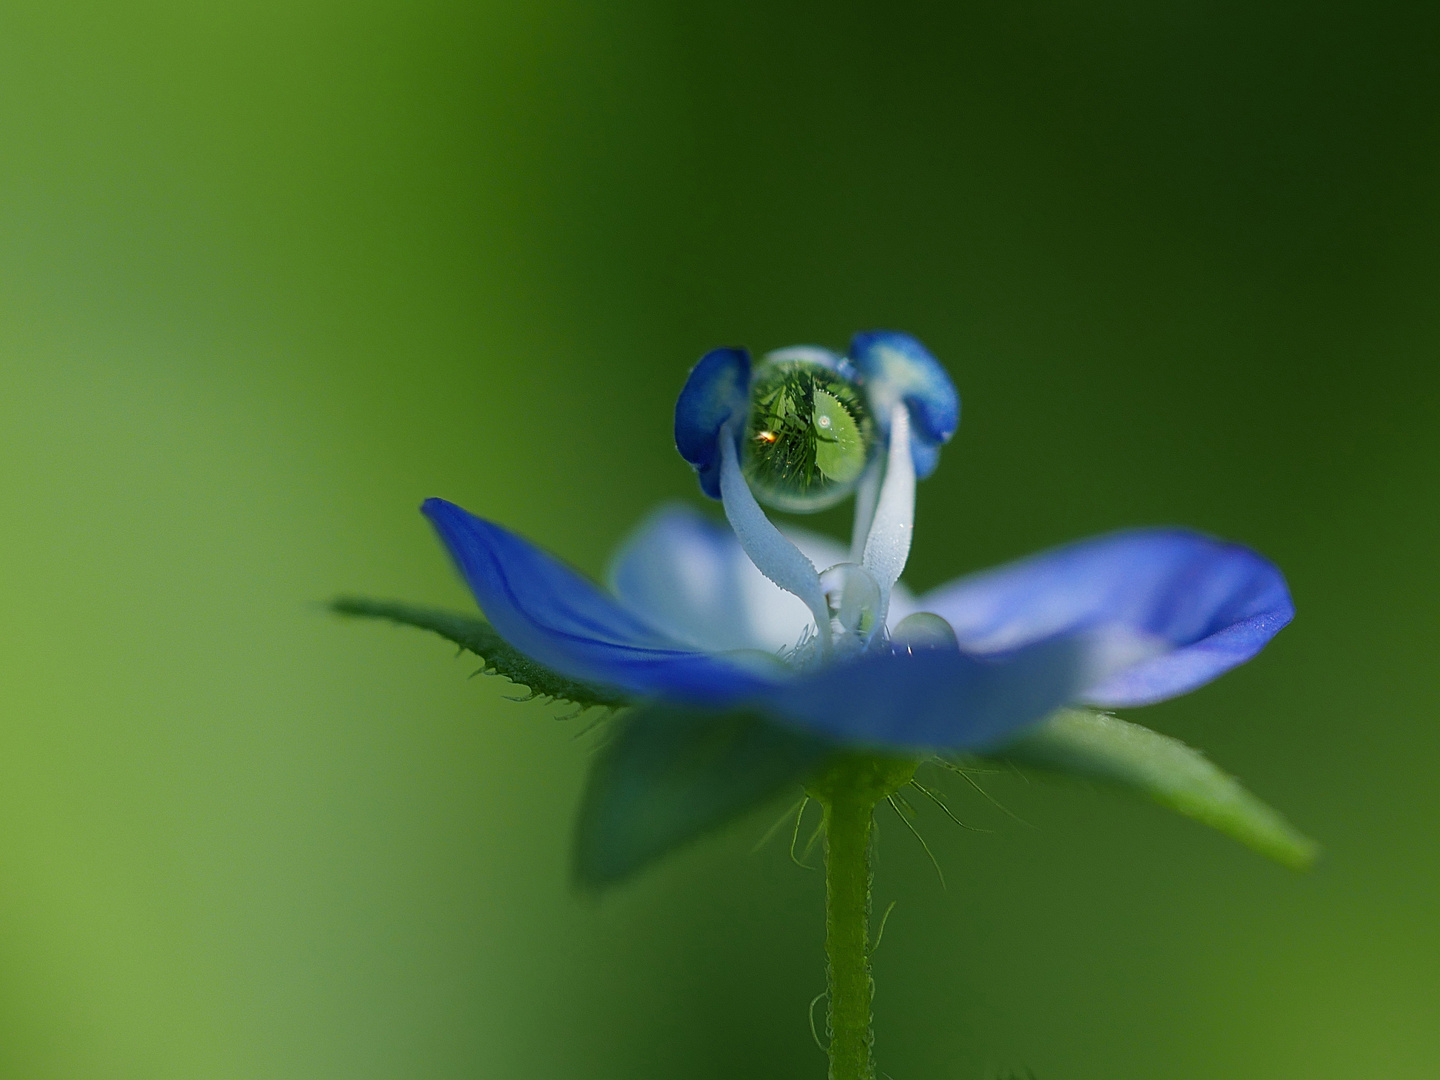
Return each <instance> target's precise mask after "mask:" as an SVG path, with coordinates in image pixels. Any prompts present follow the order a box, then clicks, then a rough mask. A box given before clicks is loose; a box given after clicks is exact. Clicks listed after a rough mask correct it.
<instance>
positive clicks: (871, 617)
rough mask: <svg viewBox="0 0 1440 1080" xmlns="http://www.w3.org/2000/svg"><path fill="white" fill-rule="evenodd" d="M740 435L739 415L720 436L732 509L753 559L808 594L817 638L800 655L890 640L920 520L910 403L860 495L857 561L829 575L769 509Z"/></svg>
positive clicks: (725, 495)
mask: <svg viewBox="0 0 1440 1080" xmlns="http://www.w3.org/2000/svg"><path fill="white" fill-rule="evenodd" d="M736 442H737V440H736V437H735V425H734V421H733V420H732V421H731V422H730V423H727V424H726V425H725V427H724V429H723V430H722V432H721V436H720V451H721V467H720V497H721V501H722V502H723V503H724V506H725V516H726V517H727V518H728V519H729V521H730V527H731V528H732V529H734V530H735V536H736V538H737V539H738V540H739V541H740V546H741V547H742V548H744V550H745V554H746V555H748V556H749V557H750V561H751V562H753V563H754V564H755V566H756V567H757V568H758V569H759V571H760V572H761V573H762V574H764V575H765V576H766V577H767V578H769V579H770V580H771V581H773V582H774V583H775V584H776V585H778V586H780V588H782V589H784V590H785V591H786V592H789V593H793V594H794V595H796V596H798V597H799V598H800V599H801V600H803V601H804V602H805V604H806V606H807V607H809V608H810V613H811V615H812V616H814V619H815V628H816V637H815V639H814V640H813V643H812V641H811V639H809V637H808V635H807V638H806V640H804V641H802V642H801V643H800V644H799V645H797V646H796V649H795V650H793V654H792V655H793V658H794V659H796V660H808V658H809V657H810V656H811V655H812V653H813V651H814V650H815V649H818V652H819V658H820V659H828V658H830V657H832V656H833V655H835V654H836V653H837V652H838V653H853V652H860V651H863V650H864V649H866V648H870V647H871V646H873V645H874V644H876V643H878V642H883V641H885V640H886V639H887V635H886V633H885V622H886V619H887V617H888V615H889V609H890V591H891V589H892V588H894V586H895V583H896V582H897V581H898V580H899V579H900V572H901V571H902V570H904V568H905V561H906V559H907V558H908V557H909V555H910V535H911V532H912V531H913V528H914V521H915V469H914V465H913V463H912V457H911V446H910V423H909V415H908V413H907V411H906V408H905V406H904V405H897V406H895V407H894V410H893V412H892V414H891V417H890V447H889V451H888V452H887V454H886V455H885V460H884V463H883V471H881V470H880V468H879V467H878V463H877V466H874V467H871V468H870V469H869V470H868V471H867V474H866V483H865V485H864V486H862V489H861V497H860V498H859V499H857V502H856V528H855V535H856V543H855V548H854V551H855V553H856V554H855V555H852V560H853V561H851V562H846V563H840V564H838V565H836V566H832V567H830V568H829V569H828V570H826V571H825V573H824V574H821V573H819V572H818V571H817V570H816V568H815V564H814V563H812V562H811V561H810V560H809V559H808V558H807V557H806V556H805V555H804V553H803V552H801V551H800V549H799V548H797V547H796V546H795V545H794V544H793V543H791V542H790V540H788V539H787V538H786V537H785V535H784V534H783V533H782V532H780V530H779V529H777V528H776V527H775V525H774V523H773V522H772V521H771V520H770V519H769V518H768V517H766V516H765V511H764V510H762V509H761V508H760V504H759V503H758V502H757V501H756V498H755V493H754V492H753V491H752V490H751V487H750V485H749V484H748V483H746V477H745V475H744V473H743V472H742V471H741V467H740V457H739V453H738V451H737V449H736ZM856 555H858V558H857V557H856Z"/></svg>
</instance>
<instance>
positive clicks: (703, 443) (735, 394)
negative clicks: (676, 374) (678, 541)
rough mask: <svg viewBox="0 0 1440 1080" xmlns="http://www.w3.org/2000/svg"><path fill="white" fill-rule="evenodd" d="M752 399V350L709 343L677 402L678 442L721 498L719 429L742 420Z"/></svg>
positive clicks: (704, 484)
mask: <svg viewBox="0 0 1440 1080" xmlns="http://www.w3.org/2000/svg"><path fill="white" fill-rule="evenodd" d="M749 402H750V354H749V353H748V352H746V351H745V350H744V349H731V348H725V349H711V350H710V351H709V352H708V353H706V354H705V355H704V356H702V357H701V358H700V362H699V363H698V364H696V365H695V367H694V368H692V369H691V371H690V377H689V379H687V380H686V382H685V387H684V389H682V390H681V391H680V397H679V399H678V400H677V401H676V402H675V448H676V449H677V450H679V451H680V456H681V457H683V458H684V459H685V460H686V461H688V462H689V463H690V464H691V465H693V466H694V467H695V471H696V473H698V474H699V478H700V490H702V491H703V492H705V494H706V495H708V496H710V498H712V499H718V498H720V429H721V428H722V427H724V426H725V422H726V421H727V420H730V419H731V418H732V417H733V418H735V419H736V420H737V422H739V421H743V419H744V417H745V411H746V409H747V408H748V407H749Z"/></svg>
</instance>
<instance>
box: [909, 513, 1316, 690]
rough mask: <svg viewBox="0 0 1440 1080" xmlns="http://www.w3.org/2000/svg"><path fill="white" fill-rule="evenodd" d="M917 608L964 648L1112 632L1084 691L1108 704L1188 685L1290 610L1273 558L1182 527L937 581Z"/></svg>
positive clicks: (1235, 657) (1259, 640)
mask: <svg viewBox="0 0 1440 1080" xmlns="http://www.w3.org/2000/svg"><path fill="white" fill-rule="evenodd" d="M916 607H917V608H918V609H919V610H922V611H932V612H934V613H935V614H937V615H940V616H942V617H943V618H945V619H946V621H948V622H949V623H950V625H951V626H952V627H954V629H955V634H956V637H957V638H958V639H959V641H960V647H961V648H962V649H965V650H967V651H971V652H979V653H987V652H998V651H1006V650H1011V649H1014V648H1017V647H1020V646H1023V645H1025V644H1027V643H1029V642H1031V641H1036V640H1039V639H1042V638H1048V637H1051V636H1053V635H1055V634H1063V633H1070V632H1075V631H1080V630H1085V631H1090V632H1091V633H1092V634H1095V635H1099V636H1102V637H1108V641H1109V646H1110V647H1109V649H1108V656H1105V657H1101V658H1100V662H1099V663H1098V667H1097V669H1096V670H1095V672H1094V674H1093V675H1092V677H1091V679H1090V681H1089V683H1088V684H1087V685H1086V687H1085V688H1084V690H1083V692H1082V694H1081V695H1080V699H1081V700H1084V701H1086V702H1088V703H1089V704H1092V705H1099V706H1103V707H1113V708H1118V707H1121V706H1131V705H1148V704H1151V703H1153V702H1156V701H1164V700H1165V699H1166V698H1171V697H1175V696H1177V695H1179V694H1184V693H1187V692H1189V691H1191V690H1194V689H1195V688H1196V687H1198V686H1201V685H1203V684H1205V683H1207V682H1209V681H1210V680H1212V679H1214V678H1216V677H1217V676H1219V675H1221V674H1223V673H1224V672H1226V671H1228V670H1230V669H1231V668H1232V667H1235V666H1236V665H1238V664H1242V663H1244V662H1245V661H1246V660H1249V659H1250V658H1251V657H1252V656H1254V655H1255V654H1256V653H1258V652H1259V651H1260V650H1261V649H1262V648H1264V646H1265V644H1266V643H1267V642H1268V641H1269V640H1270V639H1271V638H1272V637H1274V636H1275V634H1276V633H1278V632H1279V630H1280V629H1281V628H1282V627H1283V626H1285V624H1286V623H1288V622H1289V621H1290V620H1291V619H1292V618H1293V617H1294V614H1295V607H1294V605H1293V604H1292V603H1291V600H1290V592H1289V590H1288V589H1287V588H1286V585H1285V578H1284V577H1283V576H1282V575H1281V573H1280V571H1279V570H1278V569H1277V568H1276V567H1275V565H1274V564H1273V563H1271V562H1269V561H1268V560H1266V559H1264V558H1263V557H1261V556H1260V555H1258V554H1256V553H1255V552H1254V551H1251V550H1250V549H1249V548H1246V547H1243V546H1241V545H1239V544H1230V543H1225V542H1224V541H1220V540H1215V539H1213V538H1211V537H1208V536H1203V535H1201V534H1199V533H1194V532H1189V531H1186V530H1180V529H1140V530H1134V531H1130V532H1121V533H1115V534H1113V535H1110V536H1101V537H1096V538H1093V539H1090V540H1083V541H1080V542H1079V543H1075V544H1070V545H1067V546H1065V547H1061V548H1057V549H1055V550H1053V551H1049V552H1044V553H1041V554H1039V555H1035V556H1031V557H1030V558H1027V559H1022V560H1020V561H1018V562H1014V563H1010V564H1008V565H1006V566H1001V567H998V568H996V569H993V570H987V571H984V572H982V573H979V574H975V575H972V576H970V577H966V578H961V579H960V580H958V581H955V582H952V583H950V584H949V585H944V586H941V587H940V588H939V589H936V590H935V591H934V592H932V593H930V594H928V595H926V596H922V597H921V598H920V599H919V601H918V602H917V604H916Z"/></svg>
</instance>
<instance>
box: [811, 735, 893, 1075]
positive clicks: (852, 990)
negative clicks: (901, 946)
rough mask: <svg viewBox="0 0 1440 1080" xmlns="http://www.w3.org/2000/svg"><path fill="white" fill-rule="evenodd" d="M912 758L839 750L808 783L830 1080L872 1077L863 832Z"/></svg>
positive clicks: (866, 842) (867, 854)
mask: <svg viewBox="0 0 1440 1080" xmlns="http://www.w3.org/2000/svg"><path fill="white" fill-rule="evenodd" d="M914 775H915V762H913V761H897V760H893V759H889V758H876V757H868V756H866V757H862V756H858V755H855V756H851V755H846V756H843V757H840V758H837V759H836V760H835V761H834V762H833V763H832V764H831V766H830V768H829V769H827V770H826V771H825V773H824V774H823V775H822V776H821V777H819V778H817V779H816V780H815V782H814V783H813V784H812V785H811V787H810V793H811V794H812V795H813V796H814V797H815V798H817V799H819V800H820V802H821V803H822V804H823V805H824V807H825V958H826V976H827V984H828V988H829V998H830V1007H829V1025H828V1026H829V1030H830V1046H829V1054H830V1080H874V1076H875V1062H874V1059H873V1056H872V1054H871V1047H872V1044H873V1043H874V1035H873V1033H872V1031H871V1026H870V1025H871V1019H870V1018H871V1012H870V1006H871V1002H872V1000H873V999H874V996H875V985H874V982H873V981H872V980H871V978H870V882H871V834H872V832H873V830H874V819H875V806H876V804H877V803H878V802H879V801H880V800H881V799H883V798H885V797H886V796H888V795H890V794H891V793H892V792H894V791H895V790H896V789H897V788H899V787H900V786H901V785H902V784H905V783H906V782H908V781H909V780H910V778H911V777H912V776H914Z"/></svg>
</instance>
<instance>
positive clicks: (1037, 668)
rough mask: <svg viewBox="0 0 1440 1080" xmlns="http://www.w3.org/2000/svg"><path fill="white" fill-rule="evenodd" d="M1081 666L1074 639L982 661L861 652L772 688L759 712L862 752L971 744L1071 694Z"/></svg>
mask: <svg viewBox="0 0 1440 1080" xmlns="http://www.w3.org/2000/svg"><path fill="white" fill-rule="evenodd" d="M1087 672H1088V664H1087V651H1086V648H1085V645H1084V641H1083V638H1077V637H1058V638H1054V639H1050V640H1046V641H1040V642H1035V643H1033V644H1030V645H1028V646H1026V647H1025V648H1022V649H1017V650H1014V651H1012V652H1011V653H1009V654H1007V655H1005V656H997V657H990V658H985V657H978V656H973V655H967V654H965V653H963V652H959V651H956V650H953V649H925V650H917V651H916V652H914V653H908V652H894V653H869V654H866V655H864V656H862V657H860V658H859V659H857V660H855V661H853V662H850V663H847V664H841V665H837V666H835V667H830V668H823V669H821V670H819V671H816V672H814V673H813V674H810V675H807V676H804V677H802V678H800V679H797V680H796V681H795V682H793V683H789V684H785V685H783V686H779V687H777V688H776V689H774V690H772V691H771V692H770V693H769V694H768V695H767V698H766V701H765V703H764V705H763V706H762V708H765V709H767V710H768V711H769V712H770V714H771V715H772V716H773V717H774V718H775V719H777V720H780V721H783V722H788V723H792V724H799V725H800V726H802V727H805V728H806V729H808V730H810V731H812V732H814V733H816V734H820V735H824V736H828V737H830V738H833V739H837V740H840V741H843V742H846V743H851V744H857V745H861V746H865V747H868V748H871V749H893V750H927V749H929V750H978V749H983V748H985V747H988V746H992V745H995V744H997V743H1000V742H1004V741H1005V739H1006V737H1007V736H1009V735H1012V734H1013V733H1014V732H1016V731H1018V730H1020V729H1021V728H1023V727H1025V726H1026V725H1028V724H1032V723H1035V722H1037V721H1039V720H1041V719H1043V718H1044V717H1046V716H1048V715H1049V714H1050V713H1052V712H1054V711H1055V710H1056V709H1057V708H1059V707H1060V706H1062V705H1064V704H1065V703H1066V702H1067V701H1071V700H1073V699H1074V696H1075V694H1076V692H1077V691H1078V690H1079V689H1080V687H1081V686H1082V685H1083V683H1084V681H1085V679H1086V676H1087Z"/></svg>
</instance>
